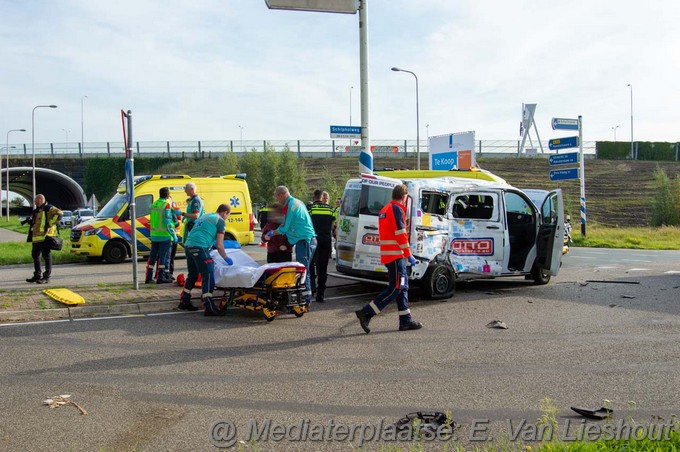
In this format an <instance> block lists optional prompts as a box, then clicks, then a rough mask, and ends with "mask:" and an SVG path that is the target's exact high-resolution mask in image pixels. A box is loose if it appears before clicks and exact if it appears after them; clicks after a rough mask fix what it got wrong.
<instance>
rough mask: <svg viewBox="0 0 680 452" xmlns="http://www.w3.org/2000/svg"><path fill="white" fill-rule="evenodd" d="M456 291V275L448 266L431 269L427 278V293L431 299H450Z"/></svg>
mask: <svg viewBox="0 0 680 452" xmlns="http://www.w3.org/2000/svg"><path fill="white" fill-rule="evenodd" d="M455 290H456V275H455V274H454V273H453V270H452V269H451V267H449V266H447V265H435V266H433V267H430V268H429V269H428V271H427V275H426V276H425V292H426V293H427V296H428V297H429V298H432V299H433V300H436V299H438V298H450V297H451V296H453V293H454V292H455Z"/></svg>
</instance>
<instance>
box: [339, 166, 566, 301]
mask: <svg viewBox="0 0 680 452" xmlns="http://www.w3.org/2000/svg"><path fill="white" fill-rule="evenodd" d="M378 173H379V174H362V175H361V178H359V179H350V180H349V181H348V182H347V184H346V185H345V189H344V193H343V196H342V204H341V207H340V213H339V216H338V237H337V241H336V269H337V271H338V272H339V273H340V274H342V275H345V276H349V277H353V278H356V279H367V280H370V281H375V280H386V279H387V269H386V267H385V266H384V265H383V264H381V263H380V239H379V235H378V213H379V212H380V210H381V209H382V208H383V207H384V206H385V205H386V204H387V203H389V202H390V200H391V198H392V189H393V188H394V187H395V186H396V185H398V184H402V183H403V184H405V185H406V186H407V187H408V191H409V194H408V198H407V203H406V228H407V232H408V235H409V243H410V246H411V251H412V253H413V255H414V257H415V259H416V261H417V263H416V265H414V266H410V267H409V268H410V270H409V280H411V281H414V282H416V283H419V284H420V285H421V286H422V287H423V288H424V289H425V292H426V294H427V296H428V297H430V298H433V299H438V298H449V297H451V296H452V295H453V293H454V291H455V284H456V281H464V280H470V279H484V278H496V277H500V276H524V277H525V278H527V279H533V280H534V282H535V283H536V284H547V283H548V282H549V281H550V277H551V276H555V275H557V273H558V272H559V269H560V265H561V261H562V243H563V237H564V207H563V199H562V192H561V190H554V191H550V192H549V191H544V190H543V191H541V190H531V192H532V195H531V196H529V195H528V194H526V193H524V192H523V191H522V190H520V189H517V188H515V187H512V186H511V185H509V184H508V183H507V182H506V181H504V180H503V179H502V178H500V177H498V176H495V175H494V174H492V173H489V172H487V171H482V170H478V169H476V170H474V171H469V170H468V171H452V172H448V171H433V172H428V171H418V172H414V171H383V172H378ZM441 173H443V174H444V175H442V174H441ZM387 174H389V175H390V176H392V177H387V176H386V175H387ZM394 176H397V177H394ZM414 176H416V177H414ZM430 176H432V177H430Z"/></svg>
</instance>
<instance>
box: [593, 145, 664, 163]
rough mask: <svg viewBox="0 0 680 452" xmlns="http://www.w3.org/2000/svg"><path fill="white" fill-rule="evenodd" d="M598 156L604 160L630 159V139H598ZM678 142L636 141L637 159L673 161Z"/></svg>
mask: <svg viewBox="0 0 680 452" xmlns="http://www.w3.org/2000/svg"><path fill="white" fill-rule="evenodd" d="M596 146H597V148H596V149H597V158H598V159H602V160H629V159H630V141H616V142H614V141H598V142H597V144H596ZM676 146H677V144H676V143H668V142H655V141H636V142H635V148H636V150H637V160H646V161H673V160H675V155H676V152H675V149H676Z"/></svg>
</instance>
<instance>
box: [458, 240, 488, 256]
mask: <svg viewBox="0 0 680 452" xmlns="http://www.w3.org/2000/svg"><path fill="white" fill-rule="evenodd" d="M451 252H453V254H456V255H458V256H493V239H453V240H452V241H451Z"/></svg>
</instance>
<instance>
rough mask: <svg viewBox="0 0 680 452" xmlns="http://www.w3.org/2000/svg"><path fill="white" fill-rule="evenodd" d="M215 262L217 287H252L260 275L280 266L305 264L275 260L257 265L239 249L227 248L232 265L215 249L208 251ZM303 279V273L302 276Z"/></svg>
mask: <svg viewBox="0 0 680 452" xmlns="http://www.w3.org/2000/svg"><path fill="white" fill-rule="evenodd" d="M210 255H211V256H212V258H213V260H214V262H215V271H214V275H215V286H216V287H219V288H232V287H244V288H247V287H254V286H255V285H256V284H257V282H258V281H259V280H260V278H262V276H263V275H264V274H265V273H267V274H271V273H272V271H275V270H277V269H282V268H296V269H297V268H301V269H303V270H304V268H305V266H304V265H302V264H301V263H299V262H277V263H271V264H264V265H259V264H258V263H257V262H255V260H254V259H253V258H252V257H250V256H248V254H246V253H245V252H243V250H241V249H233V250H229V257H230V258H231V259H232V260H233V261H234V264H233V265H227V264H226V263H225V262H224V260H223V259H221V258H220V256H219V254H218V253H217V250H213V251H211V252H210ZM302 280H303V281H304V275H303V276H302Z"/></svg>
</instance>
